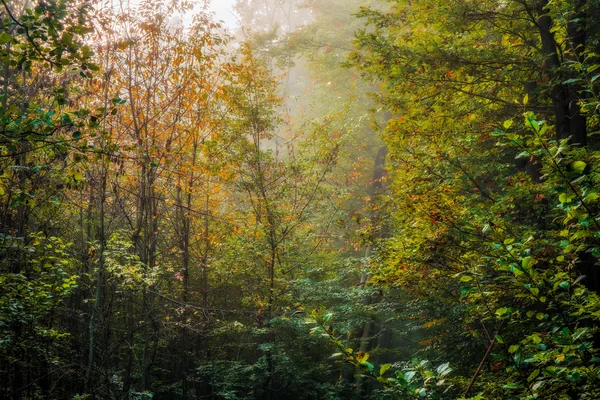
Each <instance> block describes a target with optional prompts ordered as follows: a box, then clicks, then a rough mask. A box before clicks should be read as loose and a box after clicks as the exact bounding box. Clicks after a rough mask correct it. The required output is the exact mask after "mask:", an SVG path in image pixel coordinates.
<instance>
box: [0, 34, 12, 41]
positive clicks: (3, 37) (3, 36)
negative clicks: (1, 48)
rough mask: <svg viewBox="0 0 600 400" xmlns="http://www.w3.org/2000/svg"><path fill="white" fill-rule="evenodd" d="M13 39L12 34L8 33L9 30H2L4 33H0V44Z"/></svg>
mask: <svg viewBox="0 0 600 400" xmlns="http://www.w3.org/2000/svg"><path fill="white" fill-rule="evenodd" d="M11 40H12V36H10V35H9V34H8V32H2V34H0V44H5V43H8V42H10V41H11Z"/></svg>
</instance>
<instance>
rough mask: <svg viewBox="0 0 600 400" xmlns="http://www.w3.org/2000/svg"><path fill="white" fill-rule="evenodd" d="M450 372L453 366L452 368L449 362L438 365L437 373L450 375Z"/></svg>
mask: <svg viewBox="0 0 600 400" xmlns="http://www.w3.org/2000/svg"><path fill="white" fill-rule="evenodd" d="M450 372H452V368H450V363H449V362H447V363H444V364H441V365H440V366H439V367H437V373H438V374H439V375H440V376H445V375H448V374H449V373H450Z"/></svg>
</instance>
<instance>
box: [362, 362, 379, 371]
mask: <svg viewBox="0 0 600 400" xmlns="http://www.w3.org/2000/svg"><path fill="white" fill-rule="evenodd" d="M360 365H361V366H363V367H366V368H367V369H368V370H369V371H370V372H373V370H374V369H375V366H374V365H373V364H371V363H370V362H366V361H365V362H361V363H360Z"/></svg>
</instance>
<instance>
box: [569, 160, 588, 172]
mask: <svg viewBox="0 0 600 400" xmlns="http://www.w3.org/2000/svg"><path fill="white" fill-rule="evenodd" d="M569 166H570V167H571V170H572V171H573V172H575V173H577V174H578V175H581V174H583V171H585V167H587V164H586V163H584V162H583V161H573V162H572V163H571V164H570V165H569Z"/></svg>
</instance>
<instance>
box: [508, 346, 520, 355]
mask: <svg viewBox="0 0 600 400" xmlns="http://www.w3.org/2000/svg"><path fill="white" fill-rule="evenodd" d="M517 351H519V345H517V344H513V345H512V346H510V347H509V348H508V352H509V353H510V354H513V353H516V352H517Z"/></svg>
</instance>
